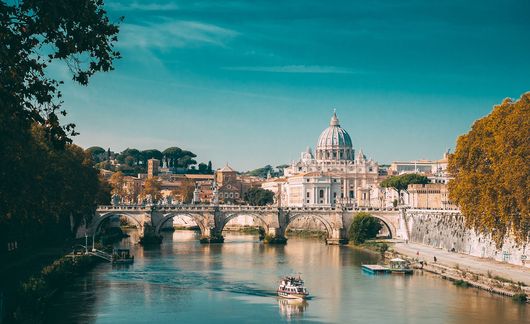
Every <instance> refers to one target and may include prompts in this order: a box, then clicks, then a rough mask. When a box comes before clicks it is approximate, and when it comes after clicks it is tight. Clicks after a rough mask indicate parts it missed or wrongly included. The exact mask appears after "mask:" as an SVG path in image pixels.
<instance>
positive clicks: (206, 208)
mask: <svg viewBox="0 0 530 324" xmlns="http://www.w3.org/2000/svg"><path fill="white" fill-rule="evenodd" d="M216 208H217V209H219V210H220V211H225V212H226V211H263V212H277V211H278V210H279V209H280V208H279V207H277V206H270V205H269V206H250V205H201V204H196V205H195V204H175V205H115V206H114V205H102V206H98V208H97V210H98V211H150V210H153V209H156V210H161V211H202V212H213V211H214V210H215V209H216ZM281 209H283V210H285V211H307V212H318V211H325V212H342V211H359V212H360V211H399V210H400V209H399V208H397V207H396V208H378V207H353V206H351V207H350V206H346V207H344V206H336V207H329V206H304V207H289V206H287V207H282V208H281ZM448 210H449V209H448Z"/></svg>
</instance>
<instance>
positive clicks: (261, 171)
mask: <svg viewBox="0 0 530 324" xmlns="http://www.w3.org/2000/svg"><path fill="white" fill-rule="evenodd" d="M269 173H270V174H271V175H275V174H276V172H275V171H274V168H273V167H272V166H270V165H266V166H264V167H263V168H258V169H254V170H252V171H248V172H247V175H249V176H254V177H260V178H267V175H268V174H269Z"/></svg>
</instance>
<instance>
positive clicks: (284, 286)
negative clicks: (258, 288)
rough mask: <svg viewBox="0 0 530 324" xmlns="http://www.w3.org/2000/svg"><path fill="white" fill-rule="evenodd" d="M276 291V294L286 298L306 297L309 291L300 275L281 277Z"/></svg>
mask: <svg viewBox="0 0 530 324" xmlns="http://www.w3.org/2000/svg"><path fill="white" fill-rule="evenodd" d="M277 293H278V296H280V297H282V298H287V299H306V298H307V297H308V296H309V292H308V291H307V288H305V287H304V281H303V280H302V278H300V276H298V277H292V276H287V277H284V278H282V280H281V281H280V286H279V287H278V290H277Z"/></svg>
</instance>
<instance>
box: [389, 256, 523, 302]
mask: <svg viewBox="0 0 530 324" xmlns="http://www.w3.org/2000/svg"><path fill="white" fill-rule="evenodd" d="M395 257H399V258H402V259H404V260H408V261H409V262H410V263H411V264H412V265H413V266H414V268H416V269H415V271H426V272H430V273H433V274H436V275H439V276H440V277H442V278H443V279H446V280H449V281H452V282H453V283H455V285H457V286H460V287H464V288H467V287H473V288H477V289H481V290H485V291H488V292H490V293H494V294H498V295H503V296H508V297H512V298H513V297H514V296H518V295H521V294H524V295H526V296H527V299H526V302H527V303H530V298H529V297H528V296H530V287H528V286H526V285H524V283H521V282H514V281H512V280H509V279H507V278H503V277H500V276H494V275H493V274H492V273H491V272H488V273H487V274H482V273H477V272H474V271H471V270H470V269H468V268H463V267H462V268H461V267H458V266H456V267H452V266H449V265H446V264H442V263H434V262H422V263H419V262H418V260H417V259H415V258H413V257H410V256H407V255H405V254H401V253H399V252H397V251H395V250H393V249H390V250H389V251H387V252H385V258H386V259H391V258H395Z"/></svg>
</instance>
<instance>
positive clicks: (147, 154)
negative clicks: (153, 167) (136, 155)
mask: <svg viewBox="0 0 530 324" xmlns="http://www.w3.org/2000/svg"><path fill="white" fill-rule="evenodd" d="M140 156H141V159H142V163H143V165H147V160H149V159H157V160H158V161H162V157H163V155H162V152H160V151H159V150H154V149H152V150H144V151H141V152H140Z"/></svg>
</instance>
